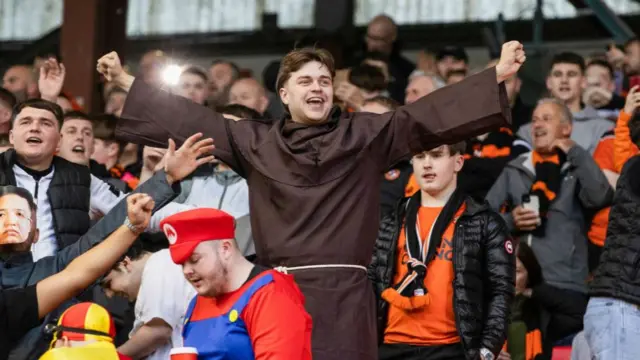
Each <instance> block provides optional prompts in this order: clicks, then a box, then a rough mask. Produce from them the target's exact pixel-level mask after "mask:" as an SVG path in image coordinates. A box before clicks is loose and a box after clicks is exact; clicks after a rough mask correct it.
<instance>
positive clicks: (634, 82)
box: [629, 75, 640, 90]
mask: <svg viewBox="0 0 640 360" xmlns="http://www.w3.org/2000/svg"><path fill="white" fill-rule="evenodd" d="M634 86H640V75H635V76H632V77H630V78H629V90H631V89H632V88H633V87H634Z"/></svg>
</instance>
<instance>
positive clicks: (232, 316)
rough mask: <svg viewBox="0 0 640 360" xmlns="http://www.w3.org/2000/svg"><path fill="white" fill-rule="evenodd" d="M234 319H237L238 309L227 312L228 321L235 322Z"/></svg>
mask: <svg viewBox="0 0 640 360" xmlns="http://www.w3.org/2000/svg"><path fill="white" fill-rule="evenodd" d="M236 320H238V310H235V309H233V310H231V312H230V313H229V321H231V322H236Z"/></svg>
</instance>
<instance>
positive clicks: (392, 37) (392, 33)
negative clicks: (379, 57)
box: [366, 15, 398, 55]
mask: <svg viewBox="0 0 640 360" xmlns="http://www.w3.org/2000/svg"><path fill="white" fill-rule="evenodd" d="M397 36H398V27H397V26H396V23H395V22H394V21H393V19H391V18H390V17H388V16H387V15H378V16H376V17H374V18H373V20H371V22H370V23H369V26H367V37H366V43H367V50H368V51H370V52H381V53H383V54H387V55H389V54H391V50H392V49H393V43H394V42H395V41H396V37H397Z"/></svg>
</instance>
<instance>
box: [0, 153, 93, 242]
mask: <svg viewBox="0 0 640 360" xmlns="http://www.w3.org/2000/svg"><path fill="white" fill-rule="evenodd" d="M15 164H16V152H15V150H14V149H9V150H7V151H5V152H4V153H2V154H1V155H0V186H4V185H14V186H15V185H16V177H15V174H14V172H13V165H15ZM53 167H54V169H55V171H54V173H53V179H52V180H51V184H50V185H49V190H48V191H47V195H48V198H49V204H50V205H51V212H52V216H53V228H54V229H55V232H56V240H57V242H58V249H63V248H65V247H67V246H69V245H71V244H73V243H75V242H76V241H77V240H78V239H79V238H80V237H81V236H82V235H84V234H85V233H86V232H87V230H89V228H90V227H91V219H90V218H89V209H90V201H91V173H90V172H89V169H88V168H87V167H86V166H82V165H78V164H74V163H72V162H69V161H67V160H65V159H63V158H61V157H58V156H54V157H53Z"/></svg>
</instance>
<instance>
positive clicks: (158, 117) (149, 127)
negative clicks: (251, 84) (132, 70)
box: [98, 52, 246, 174]
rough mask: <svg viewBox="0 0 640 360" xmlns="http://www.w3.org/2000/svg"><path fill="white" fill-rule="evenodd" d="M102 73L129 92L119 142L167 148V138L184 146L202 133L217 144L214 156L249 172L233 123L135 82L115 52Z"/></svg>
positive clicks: (101, 67)
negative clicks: (244, 164)
mask: <svg viewBox="0 0 640 360" xmlns="http://www.w3.org/2000/svg"><path fill="white" fill-rule="evenodd" d="M98 71H99V72H100V73H101V74H103V75H104V76H105V77H106V78H107V80H109V81H113V82H114V83H116V84H117V85H118V86H119V87H121V88H123V89H125V90H128V92H129V94H128V95H127V101H126V103H125V106H124V109H123V111H122V117H121V120H120V121H119V122H118V125H117V127H116V136H117V137H118V138H119V139H121V140H124V141H128V142H132V143H135V144H139V145H148V146H154V147H162V148H166V147H167V139H170V138H171V139H174V140H175V141H176V143H177V144H178V145H180V144H181V143H182V142H183V141H184V140H185V139H187V138H188V137H189V136H191V135H193V134H195V133H198V132H201V133H203V134H204V136H205V137H208V138H209V137H210V138H213V140H214V141H215V143H216V149H215V150H214V152H213V155H215V156H216V157H217V158H219V159H220V160H222V161H223V162H224V163H225V164H227V165H229V166H230V167H231V168H232V169H233V170H234V171H236V172H237V173H239V174H245V173H246V172H245V171H244V169H242V164H240V161H239V160H238V159H239V157H240V155H239V153H238V152H237V151H236V149H235V145H234V141H233V140H232V138H231V135H230V131H229V127H230V126H232V125H234V124H233V120H229V119H226V118H225V117H223V116H222V115H221V114H219V113H216V112H215V111H213V110H211V109H209V108H207V107H205V106H202V105H199V104H196V103H194V102H192V101H191V100H189V99H185V98H183V97H181V96H177V95H173V94H171V93H169V92H167V91H164V90H161V89H158V88H156V87H153V86H150V85H147V84H146V83H144V81H142V80H136V79H134V77H133V76H131V75H129V74H127V73H126V72H124V70H123V69H122V66H121V64H120V59H119V58H118V54H116V53H115V52H112V53H109V54H107V55H105V56H103V57H102V58H100V60H98Z"/></svg>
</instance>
